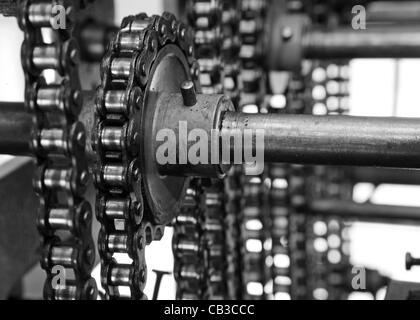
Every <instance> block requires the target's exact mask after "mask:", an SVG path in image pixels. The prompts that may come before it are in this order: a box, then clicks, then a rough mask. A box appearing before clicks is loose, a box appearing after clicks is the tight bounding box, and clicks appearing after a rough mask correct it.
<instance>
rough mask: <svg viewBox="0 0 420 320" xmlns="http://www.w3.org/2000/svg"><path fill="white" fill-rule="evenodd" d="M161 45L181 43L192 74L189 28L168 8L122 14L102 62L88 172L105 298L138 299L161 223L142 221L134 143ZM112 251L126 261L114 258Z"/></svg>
mask: <svg viewBox="0 0 420 320" xmlns="http://www.w3.org/2000/svg"><path fill="white" fill-rule="evenodd" d="M169 44H175V45H177V46H179V47H180V48H181V49H182V51H183V52H184V54H185V55H186V57H187V58H188V62H189V64H190V68H191V73H192V75H193V77H195V76H196V75H197V65H196V63H195V60H194V58H193V54H194V50H193V46H192V33H191V32H190V30H189V29H188V28H187V27H186V26H185V25H184V24H182V23H181V22H179V21H177V20H176V19H175V17H174V16H173V15H171V14H169V13H163V15H162V16H151V17H148V16H147V15H146V14H139V15H136V16H129V17H127V18H125V19H124V20H123V22H122V24H121V28H120V31H119V32H118V34H117V35H116V36H115V38H114V40H113V41H112V42H111V44H110V46H109V49H108V51H107V53H106V55H105V57H104V59H103V61H102V66H101V79H102V84H101V85H100V87H99V88H98V92H97V105H96V120H95V122H96V130H95V135H94V137H93V139H92V140H93V148H94V150H95V151H96V153H97V155H98V158H97V165H96V168H95V170H94V171H95V181H96V186H97V189H98V193H97V201H96V215H97V218H98V220H99V221H100V223H101V230H100V234H99V238H98V247H99V253H100V257H101V282H102V286H103V288H104V289H105V291H106V296H107V298H109V299H117V298H128V299H144V298H146V297H145V295H144V292H143V290H144V286H145V282H146V273H147V269H146V261H145V257H144V250H145V246H146V245H148V244H149V243H150V242H151V241H153V240H160V239H161V237H162V236H163V227H162V226H158V225H153V224H152V223H151V222H150V221H149V220H148V219H149V217H150V216H151V213H150V212H149V211H150V209H149V208H148V206H147V205H146V204H145V202H144V200H143V199H144V195H143V190H142V187H141V185H142V176H141V173H140V160H139V148H138V145H139V143H140V135H141V130H140V126H141V118H140V114H141V110H140V108H141V106H142V102H143V98H144V92H145V88H146V86H147V84H148V82H149V76H150V72H151V69H152V67H153V64H154V63H155V59H156V57H157V55H158V53H159V51H160V50H162V49H163V48H164V47H165V46H166V45H169ZM116 254H125V255H127V256H128V257H129V258H130V259H131V260H132V262H131V263H122V262H119V261H118V259H116Z"/></svg>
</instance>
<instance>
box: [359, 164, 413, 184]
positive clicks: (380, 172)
mask: <svg viewBox="0 0 420 320" xmlns="http://www.w3.org/2000/svg"><path fill="white" fill-rule="evenodd" d="M351 177H352V181H354V182H356V183H357V182H367V183H373V184H375V185H378V184H384V183H386V184H403V185H420V170H407V169H390V168H366V167H357V168H354V169H352V171H351Z"/></svg>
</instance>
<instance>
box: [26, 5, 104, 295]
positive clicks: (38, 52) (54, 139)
mask: <svg viewBox="0 0 420 320" xmlns="http://www.w3.org/2000/svg"><path fill="white" fill-rule="evenodd" d="M55 5H61V6H63V7H64V8H65V9H66V28H65V29H56V28H55V26H54V24H53V17H52V14H53V8H54V6H55ZM80 5H81V2H80V1H64V0H63V1H60V0H56V1H47V0H45V1H30V0H23V1H20V2H19V10H18V22H19V27H20V28H21V29H22V30H23V32H24V42H23V45H22V50H21V51H22V65H23V69H24V72H25V82H26V86H25V106H26V109H27V111H28V112H30V113H31V115H32V121H33V131H32V141H31V148H32V150H33V152H34V154H35V156H36V163H37V169H36V173H35V177H34V188H35V191H36V193H37V194H38V196H39V198H40V207H39V209H38V221H37V222H38V229H39V232H40V234H41V236H42V258H41V267H42V268H43V269H44V270H45V271H46V273H47V279H46V281H45V285H44V297H45V298H46V299H52V300H59V299H96V296H97V288H96V283H95V281H94V280H93V278H91V276H90V274H91V271H92V268H93V266H94V260H95V247H94V242H93V239H92V237H91V223H92V210H91V206H90V204H89V202H88V201H86V200H85V199H84V192H85V190H86V186H87V184H88V182H89V171H88V166H87V160H86V156H85V144H86V135H85V129H84V126H83V125H82V124H81V123H80V122H79V121H78V120H77V119H78V115H79V113H80V110H81V108H82V103H83V101H82V95H81V88H80V83H79V78H78V73H77V63H78V47H77V44H76V42H75V40H74V39H73V38H72V29H73V26H74V20H75V17H76V16H77V12H78V10H79V9H80ZM48 70H53V73H54V76H53V77H52V78H53V79H48V77H47V71H48ZM61 267H63V268H64V269H65V271H66V272H65V281H64V283H58V284H54V283H53V277H54V275H56V273H57V272H58V271H57V270H58V269H57V268H61Z"/></svg>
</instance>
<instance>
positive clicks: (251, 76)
mask: <svg viewBox="0 0 420 320" xmlns="http://www.w3.org/2000/svg"><path fill="white" fill-rule="evenodd" d="M266 6H267V2H266V1H265V0H242V1H241V3H240V25H239V36H240V44H241V46H240V50H239V59H240V74H239V90H240V96H239V110H240V111H242V112H245V113H247V112H250V113H255V112H261V111H262V110H263V108H264V101H265V94H266V88H265V86H266V75H265V72H264V69H263V52H264V47H263V39H264V37H263V34H264V27H265V14H266V9H267V8H266ZM244 170H246V168H244ZM241 185H242V191H241V193H242V201H241V212H240V215H239V223H240V230H241V232H240V244H241V249H240V252H241V267H242V270H241V271H242V292H243V295H242V298H244V299H265V298H266V292H265V287H266V284H267V282H268V279H269V275H268V268H267V266H266V251H265V243H266V240H267V207H266V206H265V205H264V204H265V203H266V201H265V199H264V193H265V191H266V187H265V184H264V178H263V177H262V176H259V177H250V176H246V175H243V176H242V178H241Z"/></svg>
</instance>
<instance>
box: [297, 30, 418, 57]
mask: <svg viewBox="0 0 420 320" xmlns="http://www.w3.org/2000/svg"><path fill="white" fill-rule="evenodd" d="M302 46H303V56H304V58H307V59H353V58H418V57H420V26H418V25H416V26H399V25H384V26H375V27H374V26H370V27H369V28H368V29H366V30H353V29H352V28H347V27H346V28H344V27H343V28H337V29H334V30H320V29H318V30H309V31H307V32H306V33H305V34H304V36H303V39H302Z"/></svg>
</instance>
